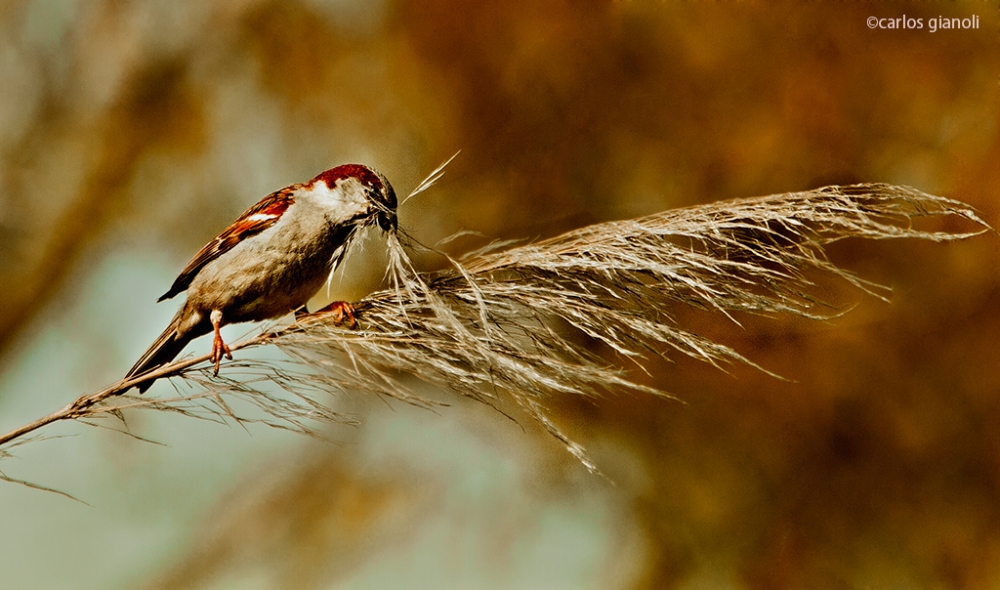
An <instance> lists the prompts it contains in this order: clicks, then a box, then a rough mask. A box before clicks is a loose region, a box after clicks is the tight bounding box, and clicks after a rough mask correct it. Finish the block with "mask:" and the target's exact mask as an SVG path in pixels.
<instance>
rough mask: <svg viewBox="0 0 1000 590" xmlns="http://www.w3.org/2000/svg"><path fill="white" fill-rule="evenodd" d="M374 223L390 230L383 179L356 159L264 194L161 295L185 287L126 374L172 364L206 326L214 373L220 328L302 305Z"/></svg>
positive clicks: (392, 201)
mask: <svg viewBox="0 0 1000 590" xmlns="http://www.w3.org/2000/svg"><path fill="white" fill-rule="evenodd" d="M376 223H377V224H378V225H379V226H380V227H382V229H383V230H386V231H388V230H389V229H390V228H394V227H395V225H396V195H395V193H394V191H393V189H392V186H391V185H390V184H389V181H388V180H386V178H385V177H384V176H382V175H381V174H380V173H378V172H377V171H375V170H374V169H372V168H369V167H367V166H363V165H360V164H345V165H343V166H338V167H336V168H331V169H330V170H327V171H326V172H323V173H322V174H320V175H318V176H317V177H316V178H313V179H312V180H310V181H309V182H306V183H302V184H293V185H291V186H289V187H286V188H283V189H281V190H279V191H276V192H274V193H271V194H270V195H268V196H266V197H264V198H263V199H262V200H261V201H260V202H259V203H257V204H256V205H254V206H253V207H250V208H249V209H247V210H246V211H245V212H244V213H243V214H242V215H240V216H239V218H238V219H237V220H236V221H234V222H233V224H232V225H230V226H229V227H228V228H227V229H226V230H225V231H223V232H222V233H221V234H219V236H218V237H216V238H215V239H214V240H212V241H211V242H209V243H208V244H206V245H205V246H204V247H203V248H202V249H201V250H200V251H199V252H198V253H197V254H195V256H194V258H192V259H191V261H190V262H189V263H188V264H187V266H186V267H184V270H182V271H181V273H180V275H178V277H177V279H176V280H175V281H174V283H173V285H171V287H170V289H169V290H168V291H167V292H166V293H165V294H164V295H163V296H162V297H160V299H159V300H158V301H163V300H164V299H170V298H171V297H174V296H175V295H177V294H179V293H181V292H182V291H185V290H186V291H187V301H186V302H185V303H184V306H183V307H181V309H180V311H178V312H177V315H175V316H174V319H173V320H172V321H171V322H170V325H169V326H167V329H166V330H164V331H163V333H162V334H160V336H159V337H158V338H157V339H156V341H155V342H153V344H152V345H151V346H150V347H149V349H148V350H147V351H146V352H145V353H144V354H143V355H142V357H140V358H139V360H138V361H137V362H136V364H135V366H133V367H132V369H131V370H130V371H129V372H128V374H127V375H126V376H125V378H126V379H128V378H131V377H135V376H138V375H141V374H143V373H146V372H148V371H151V370H153V369H156V368H158V367H160V366H161V365H164V364H166V363H168V362H170V361H171V360H173V359H174V358H175V357H176V356H177V355H178V354H180V352H181V350H183V349H184V347H185V346H187V343H188V342H190V341H191V340H193V339H194V338H197V337H199V336H202V335H205V334H208V333H209V332H213V331H214V332H215V340H214V342H213V347H212V352H213V360H214V362H215V364H216V371H218V366H219V362H220V361H221V359H222V355H223V354H226V355H227V356H228V355H229V348H228V347H227V346H226V345H225V343H224V342H223V341H222V337H221V335H220V334H219V328H220V327H221V326H223V325H225V324H234V323H240V322H250V321H262V320H266V319H270V318H275V317H280V316H282V315H285V314H287V313H289V312H291V311H293V310H295V309H297V308H299V307H302V306H303V305H305V304H306V302H307V301H308V300H309V299H310V298H311V297H312V296H313V295H314V294H315V293H316V292H317V291H318V290H319V288H320V287H321V286H322V284H323V282H324V280H326V278H327V277H328V276H329V275H330V273H331V272H333V270H334V269H336V267H337V265H339V264H340V262H341V260H343V258H344V255H345V254H346V253H347V251H348V249H349V248H350V245H351V242H352V241H353V239H354V237H355V236H356V234H357V232H358V230H360V229H362V228H363V227H366V226H369V225H374V224H376ZM151 383H152V382H150V381H147V382H145V383H143V384H142V385H140V386H139V391H140V392H142V391H145V390H146V389H148V388H149V386H150V385H151Z"/></svg>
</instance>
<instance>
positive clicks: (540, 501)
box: [0, 0, 1000, 590]
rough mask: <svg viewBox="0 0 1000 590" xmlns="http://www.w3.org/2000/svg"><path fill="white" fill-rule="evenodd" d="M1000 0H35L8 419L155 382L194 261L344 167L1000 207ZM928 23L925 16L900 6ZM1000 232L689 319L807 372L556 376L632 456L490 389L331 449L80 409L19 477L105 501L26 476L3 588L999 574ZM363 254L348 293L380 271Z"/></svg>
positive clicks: (17, 74) (858, 583)
mask: <svg viewBox="0 0 1000 590" xmlns="http://www.w3.org/2000/svg"><path fill="white" fill-rule="evenodd" d="M998 6H1000V5H998V4H997V3H995V2H985V1H982V2H981V1H964V2H962V1H960V2H949V3H942V2H859V3H842V2H833V1H829V2H812V3H808V4H807V3H799V2H768V3H762V2H741V3H709V2H683V3H682V2H677V3H667V2H652V1H638V0H637V1H634V2H597V1H584V2H570V1H568V0H566V1H558V0H554V1H548V2H529V1H522V0H514V1H505V2H496V3H489V2H487V3H476V2H461V1H458V0H451V1H446V0H439V1H433V0H432V1H413V0H360V1H353V0H230V1H214V2H195V1H185V2H174V1H168V0H162V1H161V0H150V1H143V2H118V1H111V0H93V1H86V0H9V1H6V2H3V3H2V4H0V264H2V266H0V269H2V270H0V272H2V275H0V276H2V278H3V280H2V289H0V430H3V431H7V430H9V429H12V428H14V427H16V426H18V425H20V424H23V423H25V422H28V421H30V420H32V419H34V418H36V417H38V416H40V415H42V414H44V413H47V412H48V411H51V410H54V409H56V408H57V407H60V406H62V405H63V404H65V403H67V402H68V401H70V400H71V399H73V398H75V397H76V396H77V395H79V394H80V393H82V392H85V391H91V390H95V389H97V388H100V387H101V386H103V385H106V384H108V383H110V382H112V381H114V380H116V379H118V378H119V377H120V376H121V375H122V374H123V373H124V372H125V371H126V370H127V369H128V368H129V367H130V366H131V365H132V362H133V361H134V360H135V358H136V357H137V356H138V355H139V354H140V353H141V352H142V351H143V350H144V349H145V347H146V346H147V345H148V344H149V342H151V341H152V339H153V338H154V337H155V336H156V335H157V334H158V333H159V331H160V329H161V328H162V327H163V326H164V325H165V324H166V322H167V321H168V320H169V318H170V317H171V316H172V314H173V312H174V310H175V305H176V303H174V302H169V303H163V304H159V305H156V304H155V303H154V301H155V299H156V297H157V296H159V295H160V294H161V293H162V292H164V291H165V290H166V288H167V287H168V286H169V284H170V282H171V281H172V279H173V277H174V276H175V274H176V273H177V272H178V270H179V269H180V268H182V267H183V265H184V263H185V262H186V261H187V260H188V258H189V256H190V255H191V254H192V253H193V252H195V251H196V250H197V249H198V248H199V247H200V246H201V245H202V244H203V243H204V242H206V241H207V240H208V239H210V238H211V237H213V236H214V235H215V234H216V233H217V232H218V231H219V230H220V229H222V228H223V227H225V226H226V225H227V224H228V223H229V222H230V221H231V220H232V219H234V218H235V216H236V215H238V214H239V213H240V212H241V211H243V210H244V209H245V208H246V207H247V206H249V205H250V204H252V203H253V202H255V201H256V200H257V199H258V198H259V197H261V196H263V195H265V194H267V193H268V192H270V191H272V190H275V189H277V188H279V187H281V186H284V185H287V184H290V183H292V182H298V181H301V180H305V179H308V178H311V177H312V176H313V175H315V174H316V173H317V172H319V171H321V170H323V169H325V168H328V167H330V166H333V165H336V164H339V163H344V162H362V163H368V164H371V165H374V166H376V167H378V168H380V169H381V170H382V171H383V172H384V173H385V174H386V175H387V176H388V177H389V178H390V179H391V180H392V182H393V183H394V185H395V186H396V189H397V192H399V193H401V194H406V193H408V192H409V190H410V189H412V188H413V187H414V186H415V185H416V184H417V183H418V182H419V181H420V180H421V179H422V178H423V177H424V176H425V175H426V174H427V173H429V172H430V171H431V170H432V169H433V168H434V167H436V166H437V165H438V164H439V163H441V162H442V161H444V160H445V159H447V158H448V157H449V156H451V155H452V154H453V153H454V152H455V151H457V150H459V149H460V150H462V153H461V155H460V156H459V157H458V158H457V159H456V160H455V161H454V162H453V163H452V164H451V165H450V166H449V168H448V170H447V174H446V176H445V178H444V180H442V181H441V182H440V183H439V184H438V185H437V186H436V187H435V188H433V189H432V190H430V191H428V192H427V193H424V194H422V195H420V196H419V197H417V198H415V199H413V200H411V201H410V202H408V203H407V204H406V205H405V206H404V207H402V209H401V211H400V217H401V223H402V224H403V225H404V226H405V227H406V228H407V229H408V230H409V231H410V232H412V233H413V234H414V235H415V236H416V237H418V238H419V239H421V240H422V241H424V242H425V243H433V242H435V241H436V240H439V239H441V238H442V237H445V236H447V235H450V234H452V233H454V232H456V231H459V230H472V231H476V232H480V233H482V234H483V235H484V236H487V237H489V238H514V237H517V238H535V237H546V236H551V235H555V234H557V233H559V232H562V231H565V230H568V229H572V228H575V227H579V226H581V225H584V224H588V223H593V222H599V221H603V220H611V219H621V218H626V217H631V216H637V215H642V214H647V213H653V212H657V211H660V210H664V209H667V208H672V207H678V206H685V205H692V204H697V203H704V202H711V201H715V200H719V199H726V198H732V197H744V196H751V195H763V194H770V193H776V192H785V191H791V190H800V189H807V188H814V187H817V186H821V185H825V184H831V183H851V182H859V181H886V182H893V183H901V184H907V185H912V186H915V187H917V188H920V189H922V190H925V191H927V192H932V193H935V194H941V195H946V196H949V197H953V198H956V199H961V200H963V201H966V202H968V203H970V204H973V205H974V206H976V207H977V208H979V209H980V211H981V212H982V214H983V216H984V217H985V218H986V219H987V220H988V221H990V222H991V223H993V224H996V223H997V221H998V219H1000V217H998V203H1000V190H998V188H997V187H998V185H1000V165H998V163H1000V127H998V114H1000V101H998V92H997V89H998V81H1000V67H998V66H1000V63H998V62H1000V37H998V32H1000V8H998ZM904 14H905V15H906V16H908V17H911V18H921V19H923V22H924V28H923V29H921V30H872V29H870V28H869V27H868V26H867V24H866V19H867V18H868V17H869V16H876V17H902V16H903V15H904ZM972 15H976V16H978V23H979V28H978V29H974V30H944V31H938V32H935V33H931V32H929V30H928V21H929V19H931V18H933V17H938V16H945V17H970V16H972ZM941 227H948V226H941ZM948 228H949V229H955V228H951V227H948ZM469 240H471V241H469V242H462V243H458V244H453V247H454V248H458V249H461V248H462V247H472V246H478V245H481V241H480V242H476V241H475V239H473V238H469ZM998 244H1000V241H998V238H997V237H996V236H995V235H987V236H982V237H979V238H976V239H973V240H969V241H966V242H961V243H955V244H945V245H941V244H927V243H916V242H898V243H897V242H892V243H890V242H883V243H871V242H861V241H859V242H850V243H844V244H839V245H837V246H836V247H835V248H834V249H833V252H832V256H833V258H834V260H835V261H836V262H838V263H839V264H841V265H843V266H846V267H848V268H851V269H853V270H855V271H857V272H859V273H860V274H861V275H862V276H864V277H865V278H868V279H871V280H874V281H877V282H880V283H882V284H885V285H888V286H890V287H891V288H892V294H891V302H890V303H885V302H882V301H878V300H876V299H873V298H870V297H866V296H865V295H864V294H862V293H860V292H857V291H852V290H850V289H847V288H838V287H824V293H823V295H824V296H825V297H826V298H827V299H828V300H829V301H831V302H833V303H835V304H836V305H837V306H839V308H841V309H844V310H847V309H850V308H851V307H852V306H854V307H853V309H852V310H851V311H850V313H848V314H846V315H845V316H843V317H840V318H837V319H834V320H831V321H828V322H823V323H810V322H806V321H801V320H792V319H785V318H771V319H752V318H751V319H747V321H745V322H744V325H743V327H742V328H741V327H738V326H736V325H734V324H732V323H731V322H728V321H726V320H724V319H718V318H716V319H713V318H705V317H703V316H695V315H686V314H685V313H684V312H683V311H682V310H677V313H678V314H679V317H680V318H681V319H682V320H683V321H686V322H688V325H690V326H695V327H697V328H698V329H699V330H702V331H703V332H704V333H706V334H708V335H711V336H713V337H715V338H718V339H720V340H721V341H723V342H726V343H727V344H731V345H733V346H734V347H736V348H737V349H738V350H739V351H740V352H742V353H744V354H746V355H747V356H749V357H750V358H752V359H753V360H755V361H757V362H758V363H760V364H761V365H763V366H764V367H766V368H768V369H769V370H772V371H774V372H777V373H779V374H781V375H783V376H785V377H787V378H788V379H789V380H788V381H780V380H777V379H774V378H772V377H769V376H767V375H765V374H762V373H759V372H756V371H754V370H750V369H740V368H736V369H734V371H733V372H732V374H731V375H726V374H724V373H720V372H718V371H715V370H713V369H710V368H706V367H703V366H700V365H698V364H697V363H695V362H692V361H686V360H684V359H677V362H676V363H675V364H667V363H662V364H659V365H655V366H654V372H653V377H654V378H655V380H656V382H657V383H658V384H659V385H660V386H661V387H663V388H664V389H666V390H668V391H670V392H672V393H674V394H676V395H677V396H678V397H679V398H681V399H682V400H684V402H685V403H677V402H670V401H664V400H661V399H651V398H646V397H641V396H638V397H628V396H611V397H609V398H607V399H602V400H596V401H594V400H587V401H582V400H572V399H564V400H553V409H554V410H555V412H556V416H557V419H558V420H559V422H560V424H561V425H562V426H564V427H565V428H566V429H567V431H569V432H570V433H571V434H572V435H573V436H575V437H576V439H577V440H579V441H580V442H581V443H583V444H584V445H585V446H587V447H588V448H589V449H590V450H591V452H592V453H593V455H594V457H595V459H596V460H597V462H598V464H599V465H600V466H601V468H602V469H603V471H604V472H605V473H606V474H607V479H602V478H600V477H595V476H592V475H590V474H588V473H587V472H586V470H585V469H584V468H583V467H582V466H580V465H579V464H577V463H576V462H575V461H574V460H573V459H572V458H571V457H569V456H568V454H566V453H565V452H564V450H563V449H562V448H561V447H560V445H559V444H558V443H557V442H556V441H554V440H551V439H550V437H547V436H545V435H544V434H543V433H541V432H539V431H538V429H537V428H536V427H534V426H532V425H531V424H524V425H518V424H515V423H513V422H511V421H509V420H507V419H506V418H504V417H503V416H499V415H498V414H496V413H495V412H492V411H490V410H489V409H486V408H481V407H477V406H475V405H473V404H470V403H465V402H463V401H461V400H454V403H453V405H452V406H451V407H448V408H442V409H440V410H438V411H437V412H430V411H427V410H421V409H416V408H411V407H408V406H406V405H404V404H400V403H392V402H385V401H383V400H377V399H368V398H366V397H365V396H364V395H361V394H359V395H356V396H351V397H350V398H346V399H335V400H333V399H332V400H331V404H333V405H335V406H336V407H337V408H338V409H341V410H342V411H349V412H352V413H354V414H356V415H358V416H359V417H360V418H361V423H360V425H358V426H353V427H352V426H344V427H341V428H333V429H331V431H330V432H328V433H326V434H327V436H328V438H330V439H332V440H333V441H334V442H333V443H329V444H328V443H318V442H314V441H311V440H306V439H304V438H300V437H296V436H294V435H290V434H286V433H280V432H274V431H271V430H268V429H266V428H252V427H251V428H249V429H246V430H244V429H243V428H240V427H236V426H219V425H215V424H207V423H201V422H197V421H194V420H190V419H186V418H182V417H176V416H162V415H155V414H150V413H137V414H134V415H130V416H129V428H130V429H131V430H132V432H133V433H135V434H136V435H138V436H141V437H143V438H147V439H151V440H153V441H155V442H156V443H159V444H152V443H148V442H142V441H139V440H136V439H133V438H129V437H127V436H124V435H121V434H116V433H112V432H108V431H106V430H102V429H96V428H88V427H86V426H83V425H70V426H67V427H57V428H54V429H52V430H50V431H49V432H48V434H49V435H50V436H51V437H53V438H52V439H50V440H40V441H34V442H32V443H31V444H27V445H24V446H22V447H19V448H18V449H16V451H17V452H16V455H17V456H16V457H15V458H13V459H9V460H5V461H4V462H3V463H2V464H0V470H2V471H3V472H4V473H5V474H6V475H7V476H9V477H13V478H19V479H25V480H28V481H32V482H35V483H39V484H43V485H46V486H50V487H54V488H56V489H59V490H62V491H65V492H68V493H70V494H72V495H73V496H75V497H76V498H79V499H80V500H83V501H85V502H87V503H88V504H89V506H87V505H84V504H81V503H78V502H74V501H72V500H68V499H66V498H63V497H61V496H57V495H54V494H47V493H44V492H40V491H36V490H31V489H27V488H24V487H22V486H17V485H13V484H4V483H0V585H2V586H3V587H5V588H6V587H9V588H80V589H87V588H95V589H97V588H102V589H106V588H150V589H154V588H155V589H168V588H170V589H172V588H239V589H244V588H309V589H312V588H366V589H367V588H397V587H405V588H545V589H549V588H574V589H575V588H624V589H636V590H638V589H653V588H776V589H777V588H995V587H997V586H998V585H1000V427H998V426H997V425H998V424H1000V369H998V367H1000V344H998V342H1000V311H998V310H1000V279H998V268H1000V267H998V258H1000V256H998V251H1000V248H998ZM377 250H378V248H377V242H370V243H369V244H368V245H367V246H366V251H368V252H374V253H377ZM359 260H362V261H365V260H367V261H368V262H367V263H366V262H361V263H356V264H355V265H354V267H353V268H354V269H355V270H354V271H353V272H351V273H349V274H350V275H351V276H349V277H348V278H345V279H344V280H343V281H341V282H339V283H338V288H339V289H340V290H341V291H342V292H343V293H345V294H347V295H346V296H354V297H356V296H359V295H361V294H363V293H364V291H365V290H366V289H371V288H374V287H375V286H376V285H377V281H378V278H379V276H380V269H379V268H378V264H377V263H372V262H371V260H373V259H363V258H362V259H359ZM374 260H377V256H376V257H375V258H374ZM439 263H440V261H437V262H436V261H434V260H433V259H429V258H428V259H422V264H424V265H426V266H428V267H430V266H433V265H434V264H439ZM248 329H251V328H247V327H237V328H233V329H232V330H233V332H231V334H234V335H238V334H240V333H244V332H246V331H247V330H248ZM205 346H206V344H205V343H198V344H197V345H196V348H201V349H204V347H205ZM158 387H165V389H157V388H154V389H153V390H152V391H151V394H153V395H156V394H157V392H159V393H160V394H164V393H170V392H171V390H170V389H169V386H167V385H165V384H159V385H158Z"/></svg>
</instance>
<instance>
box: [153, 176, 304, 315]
mask: <svg viewBox="0 0 1000 590" xmlns="http://www.w3.org/2000/svg"><path fill="white" fill-rule="evenodd" d="M296 188H297V185H293V186H290V187H287V188H283V189H281V190H280V191H276V192H273V193H271V194H270V195H268V196H266V197H264V198H263V199H261V200H260V202H258V203H257V204H256V205H254V206H253V207H250V208H249V209H247V210H246V211H244V212H243V215H240V216H239V218H238V219H237V220H236V221H234V222H233V223H232V225H230V226H229V227H228V228H226V230H225V231H224V232H222V233H221V234H219V236H218V237H216V238H215V239H214V240H212V241H211V242H209V243H207V244H205V247H204V248H202V249H201V250H199V251H198V253H197V254H195V255H194V258H192V259H191V262H188V264H187V266H185V267H184V270H182V271H181V274H180V275H178V276H177V279H176V280H175V281H174V284H173V285H171V286H170V290H169V291H167V292H166V293H164V294H163V296H162V297H160V298H159V299H157V301H163V300H164V299H170V298H171V297H173V296H174V295H177V294H178V293H180V292H181V291H184V290H185V289H187V288H188V287H189V286H190V285H191V281H192V280H194V277H195V275H197V274H198V271H199V270H201V268H202V267H203V266H205V265H206V264H208V263H209V262H211V261H213V260H215V259H216V258H218V257H219V256H222V255H223V254H225V253H226V252H228V251H229V250H232V249H233V247H234V246H236V244H239V243H240V242H242V241H243V240H245V239H246V238H248V237H250V236H252V235H254V234H258V233H260V232H262V231H264V230H265V229H267V228H269V227H271V226H272V225H274V224H275V223H277V221H278V219H280V218H281V215H282V213H284V212H285V210H286V209H288V207H290V206H291V205H292V203H294V202H295V199H294V198H293V196H292V195H293V193H294V192H295V189H296Z"/></svg>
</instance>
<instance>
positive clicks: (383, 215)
mask: <svg viewBox="0 0 1000 590" xmlns="http://www.w3.org/2000/svg"><path fill="white" fill-rule="evenodd" d="M378 225H379V227H381V228H382V231H390V230H391V231H396V227H397V226H398V225H399V222H398V221H397V220H396V212H395V211H379V213H378Z"/></svg>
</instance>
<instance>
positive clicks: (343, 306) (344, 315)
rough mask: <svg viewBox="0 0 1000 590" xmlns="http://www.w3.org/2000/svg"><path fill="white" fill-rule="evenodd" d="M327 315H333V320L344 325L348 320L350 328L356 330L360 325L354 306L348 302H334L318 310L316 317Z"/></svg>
mask: <svg viewBox="0 0 1000 590" xmlns="http://www.w3.org/2000/svg"><path fill="white" fill-rule="evenodd" d="M327 313H330V314H333V320H334V321H335V322H337V323H338V324H343V323H344V321H345V320H346V321H347V327H348V328H354V327H355V326H357V325H358V319H357V317H355V315H354V313H355V311H354V306H353V305H351V304H350V303H348V302H346V301H334V302H333V303H331V304H330V305H327V306H326V307H324V308H323V309H320V310H318V311H317V312H316V314H315V315H319V314H327Z"/></svg>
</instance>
